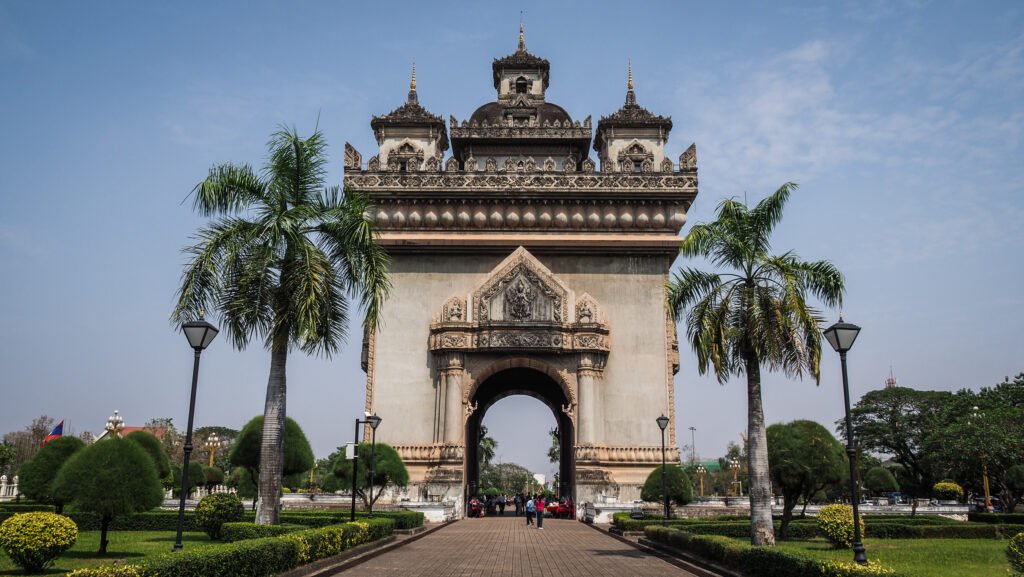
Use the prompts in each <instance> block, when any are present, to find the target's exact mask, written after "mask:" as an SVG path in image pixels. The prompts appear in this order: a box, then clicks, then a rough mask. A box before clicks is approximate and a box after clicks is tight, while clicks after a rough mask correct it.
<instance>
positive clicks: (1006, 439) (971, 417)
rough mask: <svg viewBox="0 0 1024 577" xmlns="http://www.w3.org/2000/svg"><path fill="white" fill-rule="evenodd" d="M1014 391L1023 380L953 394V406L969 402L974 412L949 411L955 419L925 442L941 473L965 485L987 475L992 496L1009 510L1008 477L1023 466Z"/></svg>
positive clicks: (1023, 429)
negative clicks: (997, 496) (973, 404)
mask: <svg viewBox="0 0 1024 577" xmlns="http://www.w3.org/2000/svg"><path fill="white" fill-rule="evenodd" d="M1014 388H1024V376H1021V377H1018V379H1017V384H1015V383H1013V382H1010V381H1007V382H1006V383H1002V384H1000V385H999V386H997V387H996V388H995V389H989V388H982V389H981V390H980V391H979V392H978V393H977V394H975V393H972V392H971V391H966V390H965V391H960V392H958V393H957V395H956V397H957V401H960V402H959V403H956V404H958V405H960V406H962V404H963V401H966V402H974V403H976V406H977V407H978V410H977V411H975V410H974V407H971V408H970V409H967V410H957V411H951V417H952V416H955V420H954V421H952V422H951V423H950V424H948V425H946V426H944V427H942V428H940V429H938V430H936V431H935V433H934V434H932V435H931V436H930V437H929V439H928V441H927V443H926V450H928V451H929V452H930V453H931V454H933V455H934V457H935V459H936V461H937V462H939V463H942V464H943V468H944V470H945V471H947V472H949V473H951V474H952V476H953V477H954V478H956V479H957V480H960V481H962V482H964V483H965V484H968V483H976V482H977V480H978V479H979V478H980V477H981V475H980V473H981V472H982V471H985V470H987V472H988V476H989V481H990V483H991V485H992V486H993V492H994V493H997V494H998V495H999V497H1000V499H1002V500H1003V501H1004V503H1003V504H1004V506H1006V507H1007V508H1008V509H1009V507H1012V506H1014V505H1016V498H1017V495H1016V494H1015V493H1014V491H1013V489H1012V487H1011V486H1010V484H1009V482H1008V480H1009V479H1008V476H1007V474H1008V473H1009V470H1010V468H1011V467H1013V466H1014V465H1016V464H1018V463H1021V462H1024V443H1022V442H1021V439H1024V406H1015V405H1013V404H1012V403H1013V400H1012V399H1013V397H1014V393H1015V391H1014V390H1013V389H1014ZM1022 396H1024V395H1022ZM1011 510H1012V509H1011Z"/></svg>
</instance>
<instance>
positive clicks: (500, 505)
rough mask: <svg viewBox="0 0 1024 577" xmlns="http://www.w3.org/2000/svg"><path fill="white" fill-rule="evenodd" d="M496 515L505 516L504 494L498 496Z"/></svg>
mask: <svg viewBox="0 0 1024 577" xmlns="http://www.w3.org/2000/svg"><path fill="white" fill-rule="evenodd" d="M498 514H499V515H501V516H502V517H504V516H505V494H504V493H502V494H501V495H498Z"/></svg>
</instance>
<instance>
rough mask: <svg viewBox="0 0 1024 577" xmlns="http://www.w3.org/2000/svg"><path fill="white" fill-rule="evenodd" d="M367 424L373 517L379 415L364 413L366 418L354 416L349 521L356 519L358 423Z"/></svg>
mask: <svg viewBox="0 0 1024 577" xmlns="http://www.w3.org/2000/svg"><path fill="white" fill-rule="evenodd" d="M367 423H368V424H369V425H370V427H371V428H372V429H373V444H371V445H370V511H369V516H370V517H373V473H374V470H373V465H374V463H373V462H374V460H375V457H376V455H374V444H376V442H377V425H379V424H380V417H378V416H377V415H366V420H363V419H359V418H356V434H355V454H354V455H353V459H352V513H351V515H350V516H349V521H352V522H354V521H355V520H356V479H357V478H358V476H359V425H365V424H367Z"/></svg>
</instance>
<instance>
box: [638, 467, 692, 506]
mask: <svg viewBox="0 0 1024 577" xmlns="http://www.w3.org/2000/svg"><path fill="white" fill-rule="evenodd" d="M665 489H666V492H667V493H668V499H669V502H670V503H674V504H676V505H678V506H680V507H682V506H683V505H686V504H687V503H690V502H692V501H693V487H692V486H691V485H690V478H689V477H687V476H686V471H684V470H683V469H682V468H681V467H678V466H676V465H668V466H666V467H665ZM640 498H641V499H643V500H644V501H647V502H651V503H664V502H665V493H664V492H662V490H661V467H657V468H655V469H654V470H653V471H651V472H650V474H649V475H647V480H646V481H644V486H643V488H642V489H641V490H640Z"/></svg>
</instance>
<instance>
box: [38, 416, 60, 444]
mask: <svg viewBox="0 0 1024 577" xmlns="http://www.w3.org/2000/svg"><path fill="white" fill-rule="evenodd" d="M63 436H64V421H61V422H60V423H58V424H57V426H56V427H54V428H53V430H52V431H50V434H49V435H46V438H45V439H43V442H42V443H39V446H40V447H42V446H43V445H45V444H46V443H47V442H48V441H52V440H54V439H56V438H59V437H63Z"/></svg>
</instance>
